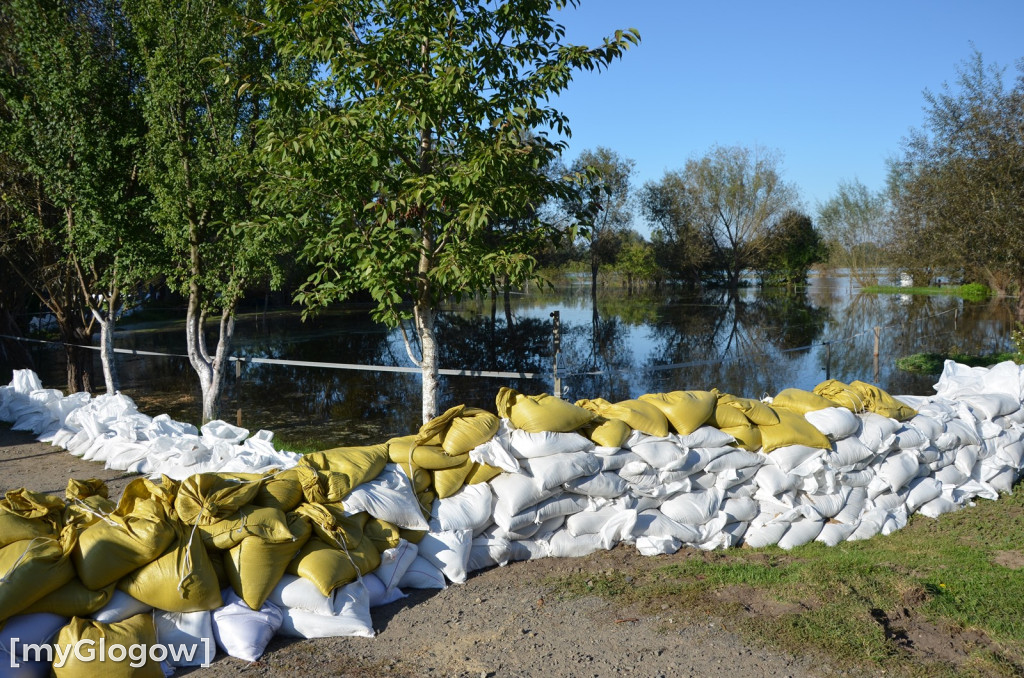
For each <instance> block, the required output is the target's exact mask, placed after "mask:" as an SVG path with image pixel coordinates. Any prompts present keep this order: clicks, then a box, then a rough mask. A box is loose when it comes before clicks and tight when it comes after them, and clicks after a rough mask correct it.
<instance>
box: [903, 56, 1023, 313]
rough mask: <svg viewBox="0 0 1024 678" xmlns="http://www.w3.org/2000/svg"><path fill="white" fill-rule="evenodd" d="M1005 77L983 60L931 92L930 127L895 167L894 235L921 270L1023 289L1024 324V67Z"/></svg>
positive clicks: (914, 137) (913, 137)
mask: <svg viewBox="0 0 1024 678" xmlns="http://www.w3.org/2000/svg"><path fill="white" fill-rule="evenodd" d="M1017 71H1018V77H1017V80H1016V82H1015V83H1014V84H1013V85H1012V86H1010V87H1007V86H1006V85H1005V84H1004V82H1003V72H1004V71H1003V69H1000V68H999V67H997V66H994V65H993V66H986V65H985V63H984V60H983V59H982V55H981V54H980V53H979V52H977V51H975V52H974V54H973V55H972V56H971V58H969V59H968V60H967V61H965V62H964V63H962V64H961V65H960V66H958V67H957V69H956V73H957V77H956V80H955V81H954V83H953V84H949V83H947V84H944V85H943V88H942V91H941V92H939V93H933V92H929V91H927V90H926V91H925V94H924V98H925V103H926V107H925V122H924V126H923V128H922V129H920V130H915V131H914V132H912V133H911V134H910V136H909V137H908V138H906V139H905V140H904V143H903V149H902V154H901V156H900V157H898V158H897V159H896V160H894V161H893V163H892V164H891V167H890V188H891V193H890V195H891V200H892V209H893V226H894V230H895V232H896V234H897V239H898V242H899V243H900V244H901V246H902V247H901V249H902V250H903V251H904V252H908V253H913V259H915V260H916V261H918V262H921V261H923V260H925V259H926V258H927V257H931V258H932V262H933V263H938V264H941V265H945V266H948V267H955V268H958V269H960V271H962V272H963V273H964V274H965V275H966V276H968V277H970V278H974V279H982V280H986V279H987V280H988V281H989V282H991V283H993V284H995V285H996V286H1000V287H1001V286H1006V287H1010V288H1012V289H1014V290H1015V291H1016V293H1017V295H1018V300H1019V301H1018V308H1017V313H1018V315H1020V316H1021V317H1022V318H1024V61H1021V62H1018V68H1017Z"/></svg>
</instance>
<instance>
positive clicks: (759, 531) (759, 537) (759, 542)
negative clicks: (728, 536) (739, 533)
mask: <svg viewBox="0 0 1024 678" xmlns="http://www.w3.org/2000/svg"><path fill="white" fill-rule="evenodd" d="M788 529H789V522H788V521H786V520H779V519H771V520H768V521H767V522H761V520H760V516H759V517H758V518H755V519H754V520H753V521H751V523H750V526H749V527H747V531H746V532H745V533H744V534H743V543H744V544H746V545H747V546H749V547H751V548H761V547H764V546H773V545H775V544H778V543H779V540H780V539H782V537H783V535H785V534H786V530H788Z"/></svg>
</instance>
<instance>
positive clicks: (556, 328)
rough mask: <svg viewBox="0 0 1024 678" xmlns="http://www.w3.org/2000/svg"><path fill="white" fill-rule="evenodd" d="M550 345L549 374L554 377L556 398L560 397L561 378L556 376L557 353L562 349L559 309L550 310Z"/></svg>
mask: <svg viewBox="0 0 1024 678" xmlns="http://www.w3.org/2000/svg"><path fill="white" fill-rule="evenodd" d="M551 347H552V349H553V350H552V352H553V354H554V359H553V362H552V366H551V376H552V378H553V379H554V382H555V383H554V392H555V397H556V398H561V397H562V378H561V377H559V376H558V354H559V353H561V351H562V314H561V312H560V311H552V312H551Z"/></svg>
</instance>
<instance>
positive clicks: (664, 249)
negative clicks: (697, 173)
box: [640, 171, 713, 285]
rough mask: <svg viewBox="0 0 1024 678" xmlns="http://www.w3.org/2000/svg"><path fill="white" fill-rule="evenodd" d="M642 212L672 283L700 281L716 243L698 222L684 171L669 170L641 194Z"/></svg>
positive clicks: (657, 256)
mask: <svg viewBox="0 0 1024 678" xmlns="http://www.w3.org/2000/svg"><path fill="white" fill-rule="evenodd" d="M640 210H641V213H642V214H643V215H644V218H645V219H646V220H647V221H648V223H650V224H651V242H652V244H653V246H654V255H655V260H656V262H657V264H658V266H659V267H660V268H661V269H662V271H663V272H664V273H663V274H664V275H665V277H667V278H669V279H670V280H678V281H685V282H687V283H689V284H691V285H693V284H696V283H697V282H699V281H700V275H701V271H702V270H703V268H704V267H705V266H706V265H707V264H708V262H709V260H710V257H711V251H712V248H713V246H712V243H711V239H710V238H709V237H708V235H707V233H706V232H704V231H703V230H702V229H701V228H700V225H699V224H698V223H697V221H696V219H695V215H694V212H693V204H692V201H691V200H690V197H689V194H688V193H687V187H686V177H685V176H684V175H683V173H682V172H679V171H669V172H665V175H664V176H663V177H662V178H661V179H659V180H658V181H648V182H647V183H645V184H644V187H643V189H642V190H641V191H640Z"/></svg>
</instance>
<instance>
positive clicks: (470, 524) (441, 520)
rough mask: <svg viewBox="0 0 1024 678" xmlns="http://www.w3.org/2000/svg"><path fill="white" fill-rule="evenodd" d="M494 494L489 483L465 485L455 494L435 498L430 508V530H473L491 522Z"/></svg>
mask: <svg viewBox="0 0 1024 678" xmlns="http://www.w3.org/2000/svg"><path fill="white" fill-rule="evenodd" d="M493 505H494V495H493V494H492V493H491V488H490V485H489V484H488V483H476V484H474V485H463V486H462V488H461V489H460V490H459V491H458V492H456V493H455V494H453V495H451V496H449V497H445V498H443V499H435V500H434V504H433V506H432V507H431V509H430V530H431V531H432V532H441V531H443V530H472V531H473V532H476V531H478V530H480V529H482V528H484V527H486V526H487V524H488V523H490V522H491V512H492V511H491V509H492V507H493Z"/></svg>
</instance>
